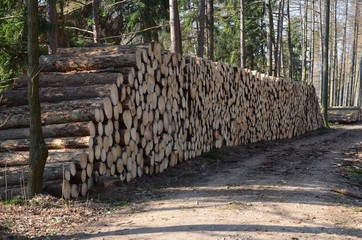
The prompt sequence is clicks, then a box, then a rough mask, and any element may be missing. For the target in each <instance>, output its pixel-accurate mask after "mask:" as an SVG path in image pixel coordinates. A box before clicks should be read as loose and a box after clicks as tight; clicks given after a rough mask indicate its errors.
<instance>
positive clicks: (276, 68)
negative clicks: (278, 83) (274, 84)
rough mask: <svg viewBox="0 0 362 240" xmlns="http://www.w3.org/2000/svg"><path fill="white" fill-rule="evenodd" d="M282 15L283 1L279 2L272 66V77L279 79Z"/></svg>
mask: <svg viewBox="0 0 362 240" xmlns="http://www.w3.org/2000/svg"><path fill="white" fill-rule="evenodd" d="M283 15H284V0H280V3H279V15H278V33H277V41H276V46H275V50H274V58H275V66H274V76H275V77H280V70H281V64H282V54H283V53H282V43H283V19H284V17H283Z"/></svg>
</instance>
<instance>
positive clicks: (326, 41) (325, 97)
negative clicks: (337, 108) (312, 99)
mask: <svg viewBox="0 0 362 240" xmlns="http://www.w3.org/2000/svg"><path fill="white" fill-rule="evenodd" d="M330 6H331V4H330V0H325V9H324V10H325V32H324V52H323V54H324V57H323V64H322V65H323V82H322V83H323V85H322V86H323V88H322V89H323V92H322V103H323V104H322V108H323V116H324V121H325V125H326V126H328V100H329V98H328V90H329V88H328V81H329V80H328V76H329V74H328V68H329V56H328V55H329V18H330V17H329V16H330V12H329V11H330Z"/></svg>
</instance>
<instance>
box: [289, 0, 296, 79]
mask: <svg viewBox="0 0 362 240" xmlns="http://www.w3.org/2000/svg"><path fill="white" fill-rule="evenodd" d="M287 4H288V5H287V17H288V49H289V77H290V79H292V80H293V68H294V62H293V46H292V33H291V31H292V28H291V26H290V0H288V2H287Z"/></svg>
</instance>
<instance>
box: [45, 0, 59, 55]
mask: <svg viewBox="0 0 362 240" xmlns="http://www.w3.org/2000/svg"><path fill="white" fill-rule="evenodd" d="M46 20H47V23H48V54H55V53H56V52H57V49H58V17H57V3H56V0H47V12H46Z"/></svg>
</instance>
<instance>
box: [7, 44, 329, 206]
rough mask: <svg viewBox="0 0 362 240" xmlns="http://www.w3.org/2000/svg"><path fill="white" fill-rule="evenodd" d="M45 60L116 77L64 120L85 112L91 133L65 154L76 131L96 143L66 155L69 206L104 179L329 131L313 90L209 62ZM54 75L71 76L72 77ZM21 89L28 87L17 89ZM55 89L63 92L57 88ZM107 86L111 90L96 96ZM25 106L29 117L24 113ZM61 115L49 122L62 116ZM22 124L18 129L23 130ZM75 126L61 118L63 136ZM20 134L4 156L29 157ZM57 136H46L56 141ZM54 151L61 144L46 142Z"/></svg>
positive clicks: (125, 53) (104, 54)
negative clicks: (220, 150) (217, 151)
mask: <svg viewBox="0 0 362 240" xmlns="http://www.w3.org/2000/svg"><path fill="white" fill-rule="evenodd" d="M42 63H43V71H56V72H65V71H79V70H88V71H90V70H91V71H96V72H98V73H91V72H89V73H73V74H84V75H87V76H88V75H89V76H91V75H94V74H99V76H103V74H110V73H99V72H103V71H115V72H117V73H116V75H112V77H107V78H108V80H109V82H108V81H107V82H106V77H101V78H102V80H101V79H99V82H100V86H99V87H97V88H95V89H92V87H91V86H90V87H89V88H87V90H86V92H87V94H89V95H91V96H92V99H93V100H92V99H88V100H84V99H83V100H82V101H83V102H82V103H81V102H78V103H74V105H72V106H74V109H72V110H70V109H67V110H66V112H67V113H64V114H65V115H67V117H66V119H68V118H70V117H69V116H70V115H72V114H70V113H69V112H74V111H75V110H77V111H78V112H79V115H81V114H84V115H87V117H88V119H83V120H84V121H83V122H82V124H81V126H82V127H83V128H85V127H87V131H86V133H84V134H83V132H82V134H80V133H79V132H80V131H83V130H81V128H82V127H80V125H79V130H76V129H75V128H73V129H72V130H71V131H70V132H72V133H73V135H72V136H71V135H70V133H67V134H66V136H65V135H62V137H67V138H68V139H69V144H68V145H66V144H65V143H63V145H62V147H64V148H66V146H75V143H77V144H79V141H80V140H79V139H81V138H74V137H75V136H74V135H75V134H78V135H79V136H83V138H86V137H88V138H89V139H88V142H87V143H86V144H84V145H83V147H84V148H86V151H84V149H82V150H81V152H78V153H77V154H78V155H77V157H74V158H67V159H69V160H70V161H71V164H70V165H69V166H68V167H66V168H65V169H64V181H63V196H64V198H66V199H69V198H71V197H73V198H74V197H77V196H78V195H83V196H84V195H86V193H87V191H88V189H89V188H90V187H91V186H92V184H93V182H94V181H97V180H98V179H99V178H102V176H109V177H111V176H114V179H119V181H126V182H128V181H130V180H131V179H133V178H136V177H137V176H138V177H141V176H142V175H143V174H154V173H161V172H163V171H164V170H165V169H166V168H168V167H169V166H174V165H175V164H178V163H181V162H182V161H184V160H187V159H190V158H194V157H196V156H199V155H200V154H202V153H203V152H208V151H210V150H211V149H212V148H220V147H222V146H223V145H226V146H235V145H240V144H247V143H252V142H256V141H263V140H273V139H282V138H291V137H294V136H298V135H300V134H303V133H305V132H307V131H310V130H315V129H317V128H320V127H322V126H323V121H322V118H321V115H320V109H319V104H318V100H317V97H316V94H315V90H314V88H313V86H311V85H307V84H304V83H299V82H292V81H287V80H284V79H274V78H270V77H267V76H264V75H262V74H259V73H256V72H252V71H250V70H248V69H240V68H237V67H233V66H230V65H228V64H223V63H215V62H212V61H208V60H205V59H201V58H196V57H185V58H183V57H181V56H180V55H178V54H172V53H170V52H168V51H162V49H161V47H160V45H159V44H157V43H152V44H150V45H149V46H138V47H134V46H131V47H120V46H116V47H103V48H95V49H62V54H60V55H57V56H45V57H43V58H42ZM49 74H51V73H42V75H41V76H47V75H49ZM52 74H55V75H56V74H60V75H62V76H64V75H66V74H67V73H52ZM112 74H113V73H112ZM58 81H59V82H61V81H60V80H59V79H58ZM58 81H54V83H53V84H56V82H58ZM63 82H64V81H63ZM69 82H72V80H70V81H69ZM84 82H85V83H84V84H83V83H82V81H80V82H79V83H78V86H80V85H86V86H87V85H88V82H89V81H86V80H84ZM47 85H48V86H49V83H48V84H47ZM19 86H25V85H24V84H23V85H21V84H20V82H19ZM76 86H77V85H76ZM101 86H103V88H102V87H101ZM52 87H56V86H49V88H52ZM100 88H102V89H103V90H102V91H104V92H102V91H97V90H96V89H100ZM79 89H80V87H79ZM14 91H16V90H14ZM18 91H19V90H18ZM45 92H47V91H45ZM45 92H44V99H46V98H45V94H46V93H45ZM60 92H61V91H60ZM71 92H72V94H74V92H73V91H71ZM80 92H81V91H80ZM99 92H102V94H104V95H100V93H99ZM96 94H98V95H96ZM74 95H76V94H74ZM4 96H5V104H8V105H9V104H10V105H11V103H12V102H14V101H12V100H11V98H10V97H9V95H6V94H5V95H4ZM57 96H58V95H57ZM95 97H98V98H95ZM7 99H8V100H7ZM51 99H53V98H51ZM58 99H61V97H60V96H59V98H58ZM62 99H64V98H62ZM95 99H97V100H95ZM48 100H49V101H51V100H50V98H49V99H48ZM6 101H7V102H6ZM52 101H55V100H52ZM58 101H65V99H64V100H58ZM70 101H80V100H75V99H71V100H70V99H69V100H68V102H70ZM49 104H50V103H49ZM57 105H61V103H60V102H59V103H57ZM76 105H77V106H79V107H75V106H76ZM13 106H15V105H14V104H13ZM44 106H45V105H44ZM17 108H18V109H19V107H17ZM20 108H21V107H20ZM22 108H24V111H25V107H22ZM9 109H10V108H9ZM48 109H49V112H45V114H50V113H51V112H52V111H51V110H50V109H51V108H50V107H49V108H48ZM62 109H63V108H59V107H58V108H57V109H56V110H57V111H62ZM64 109H65V107H64ZM87 109H89V110H87ZM4 110H5V109H4ZM56 110H53V112H54V114H53V113H52V114H50V115H52V116H53V115H54V116H55V115H56V114H55V112H56ZM2 116H3V117H2V118H4V116H5V115H2ZM43 119H44V122H45V123H46V124H50V123H49V121H47V120H46V119H50V117H48V118H46V117H43ZM52 119H56V117H54V118H52ZM22 121H23V120H22ZM85 121H86V122H85ZM20 122H21V121H20V120H19V124H18V125H19V127H24V123H20ZM76 123H77V122H75V123H65V121H64V120H63V121H59V123H57V124H60V125H61V124H63V127H64V128H62V130H64V131H65V132H68V131H66V130H65V128H66V126H64V124H65V125H69V126H71V125H72V124H73V125H75V124H76ZM14 125H16V124H15V123H11V121H8V123H6V124H5V125H4V126H5V128H10V126H11V129H12V130H7V129H5V128H4V127H3V128H4V130H1V131H0V134H1V133H3V132H6V131H14V128H15V127H14ZM6 126H8V127H6ZM45 128H46V127H45ZM50 132H54V131H50ZM58 132H63V131H58ZM21 133H22V140H21V141H16V143H15V142H14V140H9V139H8V138H7V137H5V138H6V139H7V140H6V141H5V142H7V143H6V144H5V143H4V144H2V145H0V149H8V150H9V149H11V150H12V151H20V150H21V151H24V150H26V147H25V146H27V142H26V140H24V138H26V131H22V132H21ZM9 135H10V133H8V134H7V136H9ZM55 137H56V135H54V134H53V135H52V134H49V135H48V138H55ZM0 138H1V137H0ZM84 140H86V139H84ZM11 141H13V142H11ZM48 144H49V145H48V146H51V145H52V144H55V143H53V142H52V141H50V140H48ZM64 159H65V158H64Z"/></svg>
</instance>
